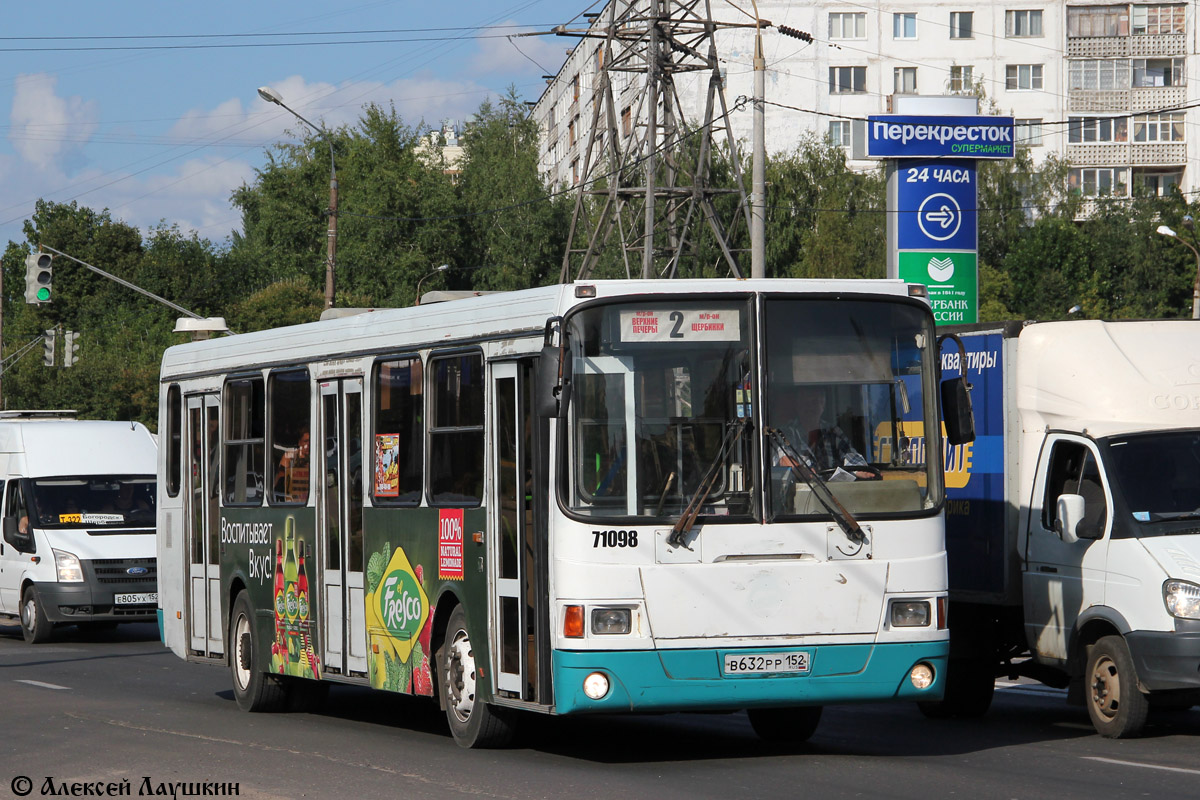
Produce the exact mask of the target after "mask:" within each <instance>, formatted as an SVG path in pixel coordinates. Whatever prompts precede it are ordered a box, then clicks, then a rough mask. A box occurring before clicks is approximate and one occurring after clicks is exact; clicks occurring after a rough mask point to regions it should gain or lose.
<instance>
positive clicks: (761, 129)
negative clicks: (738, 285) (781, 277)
mask: <svg viewBox="0 0 1200 800" xmlns="http://www.w3.org/2000/svg"><path fill="white" fill-rule="evenodd" d="M766 87H767V60H766V58H764V57H763V43H762V20H761V19H759V17H758V2H757V0H755V2H754V134H753V135H754V159H753V163H752V165H751V171H752V174H751V183H750V277H752V278H765V277H766V276H767V273H766V261H767V232H766V227H767V132H766V119H765V116H766V115H765V111H766V108H765V106H766V103H765V102H764V101H765V100H766V93H767V92H766Z"/></svg>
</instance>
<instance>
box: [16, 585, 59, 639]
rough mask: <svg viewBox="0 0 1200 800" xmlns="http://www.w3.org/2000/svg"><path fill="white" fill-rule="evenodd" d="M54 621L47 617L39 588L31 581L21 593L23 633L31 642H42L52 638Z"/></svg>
mask: <svg viewBox="0 0 1200 800" xmlns="http://www.w3.org/2000/svg"><path fill="white" fill-rule="evenodd" d="M53 632H54V623H52V622H51V621H50V620H49V619H48V618H47V617H46V609H45V608H43V607H42V601H41V598H39V597H38V591H37V588H36V587H34V585H33V584H32V583H31V584H29V585H28V586H26V587H25V591H24V592H23V593H22V594H21V635H22V636H24V637H25V641H27V642H29V643H30V644H41V643H42V642H47V641H49V640H50V634H51V633H53Z"/></svg>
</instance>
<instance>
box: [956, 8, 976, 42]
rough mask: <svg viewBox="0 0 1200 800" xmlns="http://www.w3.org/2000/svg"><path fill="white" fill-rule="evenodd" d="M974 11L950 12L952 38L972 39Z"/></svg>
mask: <svg viewBox="0 0 1200 800" xmlns="http://www.w3.org/2000/svg"><path fill="white" fill-rule="evenodd" d="M974 16H975V15H974V12H971V11H951V12H950V38H951V39H970V38H971V37H972V36H973V35H974V32H973V29H972V28H971V22H972V18H973V17H974Z"/></svg>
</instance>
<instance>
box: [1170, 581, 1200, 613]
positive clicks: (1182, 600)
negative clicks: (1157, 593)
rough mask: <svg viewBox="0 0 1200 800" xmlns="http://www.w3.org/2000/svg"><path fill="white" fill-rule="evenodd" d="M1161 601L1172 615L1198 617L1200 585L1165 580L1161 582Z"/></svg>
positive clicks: (1199, 610)
mask: <svg viewBox="0 0 1200 800" xmlns="http://www.w3.org/2000/svg"><path fill="white" fill-rule="evenodd" d="M1163 602H1164V603H1166V605H1167V613H1168V614H1170V615H1171V616H1173V617H1179V618H1180V619H1200V586H1197V585H1196V584H1194V583H1188V582H1187V581H1177V580H1169V581H1167V582H1166V583H1164V584H1163Z"/></svg>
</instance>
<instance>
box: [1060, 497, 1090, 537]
mask: <svg viewBox="0 0 1200 800" xmlns="http://www.w3.org/2000/svg"><path fill="white" fill-rule="evenodd" d="M1086 510H1087V504H1086V503H1085V502H1084V500H1083V495H1081V494H1060V495H1059V496H1058V502H1057V504H1056V505H1055V511H1054V531H1055V533H1057V534H1058V536H1059V538H1060V539H1062V540H1063V541H1064V542H1066V543H1067V544H1075V543H1076V542H1078V541H1079V540H1080V538H1091V537H1080V536H1079V531H1078V528H1079V523H1081V522H1083V514H1084V512H1085V511H1086Z"/></svg>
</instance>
